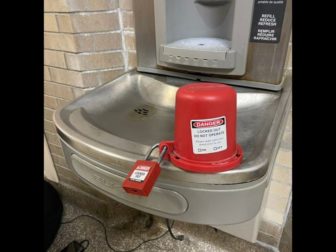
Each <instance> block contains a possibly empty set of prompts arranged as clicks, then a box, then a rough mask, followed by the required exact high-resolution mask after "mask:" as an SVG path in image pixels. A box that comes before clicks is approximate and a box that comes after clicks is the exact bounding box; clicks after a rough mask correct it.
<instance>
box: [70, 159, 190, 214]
mask: <svg viewBox="0 0 336 252" xmlns="http://www.w3.org/2000/svg"><path fill="white" fill-rule="evenodd" d="M71 163H72V167H73V168H74V170H75V171H76V172H77V174H78V175H79V176H80V177H81V178H82V179H84V180H85V181H86V182H87V183H89V184H91V185H93V186H95V185H97V184H99V185H100V187H99V188H100V189H101V190H104V191H105V193H109V194H111V193H113V196H114V197H116V198H117V199H118V200H119V201H120V199H122V200H125V201H128V202H132V204H135V205H138V207H140V206H141V207H145V208H148V209H152V210H154V211H159V212H162V213H166V214H173V215H174V214H182V213H184V212H185V211H186V210H187V208H188V202H187V201H186V199H185V198H184V197H183V196H182V195H181V194H179V193H177V192H175V191H172V190H166V189H163V188H158V187H154V188H153V189H152V191H151V193H150V195H149V196H148V197H142V196H134V195H130V194H128V193H126V192H125V190H124V189H123V188H122V186H121V184H122V182H123V181H124V178H123V177H120V176H118V175H116V174H114V173H111V172H108V171H105V170H103V169H101V168H99V167H97V166H94V165H93V164H92V163H89V162H87V161H85V160H84V159H82V158H80V157H79V156H78V155H76V154H73V155H71ZM162 198H164V199H165V200H164V201H162Z"/></svg>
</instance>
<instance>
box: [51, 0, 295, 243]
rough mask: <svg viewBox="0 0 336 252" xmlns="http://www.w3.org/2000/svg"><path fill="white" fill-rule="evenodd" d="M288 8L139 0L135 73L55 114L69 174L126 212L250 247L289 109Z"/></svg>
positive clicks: (228, 1) (207, 0) (236, 0)
mask: <svg viewBox="0 0 336 252" xmlns="http://www.w3.org/2000/svg"><path fill="white" fill-rule="evenodd" d="M266 2H267V3H266ZM286 2H287V1H271V3H270V1H257V0H256V1H253V0H184V1H180V0H136V1H134V2H133V7H134V16H135V34H136V49H137V51H136V52H137V68H136V69H134V70H132V71H130V72H126V73H124V74H123V75H121V76H119V77H118V78H116V79H114V80H112V81H111V82H109V83H106V84H104V85H102V86H100V87H98V88H96V89H94V90H92V91H90V92H88V93H87V94H85V95H83V96H82V97H80V98H78V99H76V100H74V101H73V102H71V103H70V104H68V105H65V106H64V107H63V108H61V109H58V110H57V111H56V113H55V116H54V120H55V123H56V126H57V132H58V134H59V136H60V139H61V143H62V146H63V150H64V152H65V153H64V154H65V157H66V161H67V163H68V165H69V167H70V168H71V169H73V171H74V172H75V173H76V174H77V175H78V176H79V177H80V178H81V179H83V180H84V181H85V182H86V183H87V184H89V185H90V186H92V187H94V188H96V189H97V190H99V191H101V192H102V193H104V194H106V195H108V196H109V197H111V198H112V199H114V200H116V201H119V202H121V203H123V204H125V205H128V206H130V207H133V208H136V209H139V210H141V211H144V212H147V213H150V214H153V215H157V216H161V217H164V218H169V219H174V220H179V221H184V222H190V223H197V224H204V225H210V226H213V227H216V228H217V229H220V230H223V231H225V232H228V233H231V234H233V235H235V236H238V237H241V238H243V239H246V240H248V241H250V242H255V241H256V237H257V233H258V228H259V222H260V217H261V216H262V213H263V209H264V203H265V200H266V198H267V194H268V188H269V186H268V185H269V181H270V177H271V174H272V168H273V163H274V160H275V155H276V153H277V150H278V148H279V143H280V140H281V136H282V132H283V130H284V124H285V119H286V116H287V114H288V111H289V109H290V106H291V86H292V83H291V72H290V71H285V68H284V65H285V58H286V53H287V47H288V42H289V37H290V28H291V13H290V1H288V2H287V4H286ZM146 155H147V157H146ZM145 157H146V158H145ZM145 159H146V160H145ZM157 159H159V161H156V160H157Z"/></svg>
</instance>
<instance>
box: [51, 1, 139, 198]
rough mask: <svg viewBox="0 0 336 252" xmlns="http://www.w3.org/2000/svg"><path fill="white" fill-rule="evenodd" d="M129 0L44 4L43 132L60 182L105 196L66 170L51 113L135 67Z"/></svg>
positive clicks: (93, 194) (132, 25)
mask: <svg viewBox="0 0 336 252" xmlns="http://www.w3.org/2000/svg"><path fill="white" fill-rule="evenodd" d="M134 45H135V37H134V20H133V11H132V1H131V0H94V1H83V0H44V132H45V135H46V138H47V142H48V145H49V149H50V152H51V155H52V159H53V162H54V164H55V167H56V171H57V173H58V175H59V178H60V183H61V184H64V185H71V186H74V187H76V188H77V189H79V190H80V191H83V192H85V193H89V194H90V195H91V196H93V197H99V198H100V199H102V198H104V197H103V196H102V195H100V194H99V193H97V191H95V190H93V189H91V188H90V187H88V186H87V185H86V184H84V183H83V182H81V181H80V180H79V179H78V178H77V177H76V176H75V175H74V174H73V173H72V171H71V170H69V169H68V167H67V164H66V162H65V159H64V155H63V150H62V147H61V144H60V141H59V138H58V136H57V133H56V128H55V125H54V123H53V113H54V112H55V109H57V108H58V107H59V106H62V105H63V104H65V103H67V102H68V101H71V100H73V99H75V98H76V97H79V96H81V95H83V94H84V93H85V92H86V91H88V90H91V89H92V88H94V87H96V86H99V85H102V84H104V83H106V82H108V81H110V80H112V79H114V78H115V77H116V76H117V75H120V74H122V73H123V72H125V71H127V70H129V69H131V68H133V67H135V66H136V60H135V55H136V54H135V53H136V52H135V46H134Z"/></svg>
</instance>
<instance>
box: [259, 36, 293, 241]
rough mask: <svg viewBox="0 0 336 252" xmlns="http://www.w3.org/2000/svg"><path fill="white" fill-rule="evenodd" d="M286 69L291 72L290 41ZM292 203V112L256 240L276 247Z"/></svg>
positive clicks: (277, 158)
mask: <svg viewBox="0 0 336 252" xmlns="http://www.w3.org/2000/svg"><path fill="white" fill-rule="evenodd" d="M286 69H287V70H292V42H291V39H290V43H289V47H288V53H287V59H286ZM291 201H292V111H290V113H289V115H288V119H287V124H286V127H285V130H284V134H283V136H282V141H281V144H280V148H279V151H278V154H277V157H276V161H275V164H274V168H273V174H272V178H271V183H270V189H269V195H268V198H267V202H266V209H265V212H264V216H263V219H262V222H261V225H260V231H259V234H258V240H259V241H262V242H265V243H268V244H270V245H273V246H276V247H278V245H279V242H280V239H281V235H282V230H283V227H284V225H285V223H286V219H287V214H288V211H289V208H290V206H291Z"/></svg>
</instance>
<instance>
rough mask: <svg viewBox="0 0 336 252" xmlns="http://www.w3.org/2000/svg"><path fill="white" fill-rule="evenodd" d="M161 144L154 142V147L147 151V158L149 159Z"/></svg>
mask: <svg viewBox="0 0 336 252" xmlns="http://www.w3.org/2000/svg"><path fill="white" fill-rule="evenodd" d="M159 146H160V144H159V143H157V144H154V145H153V146H152V148H151V149H150V151H149V152H148V153H147V155H146V157H145V160H148V159H149V157H150V155H151V154H152V152H153V150H155V149H156V148H158V147H159Z"/></svg>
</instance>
